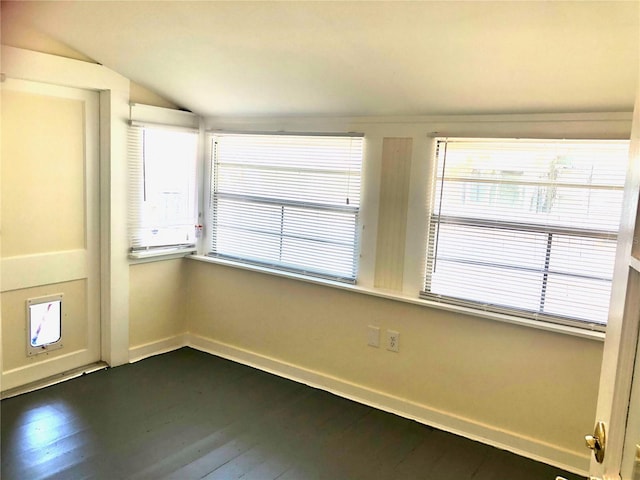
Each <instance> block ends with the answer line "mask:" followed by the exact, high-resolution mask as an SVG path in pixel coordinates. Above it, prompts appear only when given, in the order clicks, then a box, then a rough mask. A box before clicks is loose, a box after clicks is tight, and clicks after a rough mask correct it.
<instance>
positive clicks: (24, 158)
mask: <svg viewBox="0 0 640 480" xmlns="http://www.w3.org/2000/svg"><path fill="white" fill-rule="evenodd" d="M1 88H2V90H1V95H2V97H1V100H2V102H1V108H2V117H1V120H2V123H1V124H0V127H1V134H2V136H1V148H2V152H1V154H2V155H1V157H0V158H1V159H2V160H1V162H2V170H1V177H0V182H1V190H0V201H1V203H0V212H1V216H0V226H1V229H2V230H1V231H2V236H1V240H0V242H1V243H0V258H1V264H0V265H1V268H0V286H1V294H0V295H1V305H2V317H1V318H2V336H1V338H2V350H1V351H2V378H1V383H0V387H1V389H2V391H3V392H5V391H7V390H10V389H12V388H15V387H19V386H24V385H27V384H29V383H32V382H36V381H40V380H42V379H45V378H48V377H51V376H53V375H57V374H60V373H63V372H67V371H69V370H73V369H76V368H80V367H83V366H85V365H89V364H91V363H93V362H97V361H99V360H100V286H99V279H100V271H99V268H100V260H99V258H100V257H99V246H100V245H99V240H100V235H99V234H100V232H99V225H100V223H99V168H98V167H99V164H98V155H99V150H98V149H99V140H98V133H99V130H98V122H99V111H98V109H99V96H98V95H99V94H98V93H97V92H94V91H88V90H81V89H74V88H65V87H58V86H53V85H46V84H42V83H35V82H27V81H21V80H14V79H10V78H8V79H6V80H5V81H4V82H3V83H2V87H1Z"/></svg>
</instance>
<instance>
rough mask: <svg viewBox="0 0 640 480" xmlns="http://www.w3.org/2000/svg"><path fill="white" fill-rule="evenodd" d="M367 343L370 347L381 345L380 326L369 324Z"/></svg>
mask: <svg viewBox="0 0 640 480" xmlns="http://www.w3.org/2000/svg"><path fill="white" fill-rule="evenodd" d="M367 345H369V346H370V347H376V348H379V347H380V327H375V326H373V325H369V327H368V330H367Z"/></svg>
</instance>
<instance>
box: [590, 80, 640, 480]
mask: <svg viewBox="0 0 640 480" xmlns="http://www.w3.org/2000/svg"><path fill="white" fill-rule="evenodd" d="M639 189H640V89H639V90H638V93H637V95H636V105H635V109H634V115H633V127H632V133H631V149H630V161H629V173H628V175H627V183H626V185H625V199H624V204H623V213H622V220H621V224H620V233H619V239H618V249H617V252H616V265H615V269H614V280H613V288H612V294H611V308H610V312H609V323H608V326H607V336H606V340H605V343H604V354H603V362H602V369H601V372H600V388H599V396H598V406H597V410H596V422H602V425H603V426H604V436H605V438H606V442H605V450H604V457H603V458H602V462H601V463H600V462H598V461H597V460H596V458H595V455H594V456H592V460H591V465H590V469H589V470H590V474H591V475H592V476H593V477H596V478H602V479H606V480H612V479H619V478H623V479H624V480H627V479H632V478H635V477H633V476H632V475H633V473H632V472H633V464H634V457H635V444H636V443H640V423H639V422H638V421H637V420H638V418H637V416H638V415H639V414H640V412H638V411H637V409H636V408H633V407H634V405H633V404H632V403H631V390H632V384H633V383H636V384H637V386H636V388H635V389H634V398H635V397H636V396H638V395H640V392H638V391H637V390H638V389H639V388H640V380H639V379H638V378H637V377H636V379H635V382H634V381H633V379H634V374H633V372H634V370H635V369H636V368H639V367H640V355H639V353H640V352H639V351H638V331H639V330H638V327H639V325H640V211H639V210H638V206H639V204H638V195H639ZM636 359H638V362H637V363H638V364H639V365H638V366H636ZM588 374H590V372H585V375H588ZM630 405H631V407H632V408H630ZM634 412H635V413H634ZM634 414H635V415H636V419H635V420H634V418H633V416H634ZM585 433H589V432H585ZM592 435H593V434H592ZM595 436H596V437H601V436H602V434H601V433H599V434H598V435H595ZM590 440H591V443H592V444H593V443H594V440H597V443H601V439H600V438H598V439H594V438H591V439H590ZM623 452H624V455H623ZM621 471H622V472H623V474H624V475H623V476H622V477H621V476H620V472H621ZM638 478H640V477H638Z"/></svg>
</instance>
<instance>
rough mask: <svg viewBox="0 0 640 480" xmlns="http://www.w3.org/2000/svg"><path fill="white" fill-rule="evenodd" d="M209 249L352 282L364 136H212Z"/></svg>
mask: <svg viewBox="0 0 640 480" xmlns="http://www.w3.org/2000/svg"><path fill="white" fill-rule="evenodd" d="M211 152H212V179H211V182H212V183H211V185H212V187H211V211H212V221H211V223H212V226H213V228H212V233H211V251H210V255H212V256H217V257H222V258H228V259H233V260H238V261H241V262H247V263H252V264H257V265H263V266H268V267H272V268H276V269H281V270H287V271H292V272H297V273H302V274H306V275H312V276H320V277H325V278H330V279H333V280H337V281H343V282H351V283H353V282H355V280H356V276H357V267H358V261H357V259H358V246H359V242H358V238H359V235H358V214H359V210H360V183H361V169H362V154H363V138H362V136H351V135H349V136H346V135H344V136H343V135H335V136H334V135H271V134H263V135H254V134H216V135H212V136H211Z"/></svg>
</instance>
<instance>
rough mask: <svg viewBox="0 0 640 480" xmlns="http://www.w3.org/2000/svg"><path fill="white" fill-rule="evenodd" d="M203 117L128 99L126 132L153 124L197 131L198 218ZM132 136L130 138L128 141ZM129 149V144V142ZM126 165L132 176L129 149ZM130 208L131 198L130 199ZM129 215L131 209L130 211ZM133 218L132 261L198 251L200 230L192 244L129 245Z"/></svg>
mask: <svg viewBox="0 0 640 480" xmlns="http://www.w3.org/2000/svg"><path fill="white" fill-rule="evenodd" d="M200 122H201V120H200V117H198V116H197V115H195V114H194V113H191V112H188V111H185V110H175V109H172V108H165V107H157V106H154V105H145V104H141V103H134V102H131V103H129V119H128V121H127V125H128V127H127V129H128V132H127V135H129V129H131V128H141V129H144V128H150V129H155V130H162V129H167V130H169V131H174V132H187V133H193V134H195V135H197V149H196V165H195V175H196V178H195V192H194V199H193V200H194V207H195V210H196V215H197V218H200V217H201V214H200V212H201V211H202V209H201V207H200V201H201V193H200V192H201V191H202V190H201V179H200V171H201V164H202V154H201V143H202V139H201V137H202V135H201V128H200ZM128 141H129V140H127V142H128ZM127 149H129V146H128V145H127ZM127 169H128V174H129V177H130V176H131V170H130V169H131V160H130V158H129V151H127ZM131 193H132V192H131V185H128V187H127V198H129V196H130V195H131ZM127 208H129V200H128V203H127ZM127 215H129V213H128V214H127ZM130 221H131V220H130V219H127V247H128V249H127V259H128V260H129V263H131V264H135V263H145V262H149V261H158V260H163V259H165V260H166V259H171V258H180V257H183V256H185V255H191V254H193V253H196V252H197V251H198V248H197V246H198V240H199V238H198V234H197V233H196V238H195V242H194V243H190V244H174V245H163V246H157V247H156V246H153V247H151V246H147V247H140V248H132V247H131V245H130V228H131V227H130Z"/></svg>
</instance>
